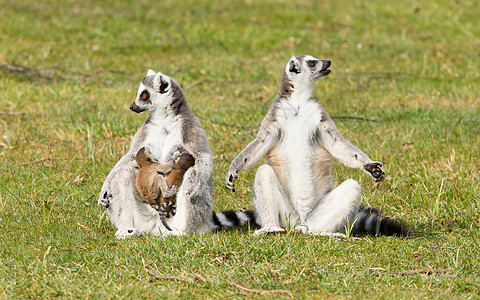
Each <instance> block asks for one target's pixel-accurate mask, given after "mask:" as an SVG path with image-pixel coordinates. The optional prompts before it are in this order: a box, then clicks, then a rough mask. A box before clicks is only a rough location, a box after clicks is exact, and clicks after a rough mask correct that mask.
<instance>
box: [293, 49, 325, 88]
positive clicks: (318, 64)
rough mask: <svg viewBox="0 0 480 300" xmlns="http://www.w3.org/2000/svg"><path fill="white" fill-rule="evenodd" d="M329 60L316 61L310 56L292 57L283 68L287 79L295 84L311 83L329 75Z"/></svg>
mask: <svg viewBox="0 0 480 300" xmlns="http://www.w3.org/2000/svg"><path fill="white" fill-rule="evenodd" d="M331 64H332V63H331V61H329V60H320V59H316V58H315V57H313V56H310V55H300V56H292V57H291V58H290V60H289V61H288V63H287V65H286V66H285V72H286V73H287V75H288V77H289V78H290V79H291V80H292V81H293V82H294V83H295V82H303V83H313V82H315V81H316V80H318V79H320V78H321V77H323V76H327V75H328V74H330V72H331V70H329V69H328V68H329V67H330V65H331Z"/></svg>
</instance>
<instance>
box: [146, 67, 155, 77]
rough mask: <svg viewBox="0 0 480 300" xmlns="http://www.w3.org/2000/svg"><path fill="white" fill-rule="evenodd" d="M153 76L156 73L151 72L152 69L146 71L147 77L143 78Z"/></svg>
mask: <svg viewBox="0 0 480 300" xmlns="http://www.w3.org/2000/svg"><path fill="white" fill-rule="evenodd" d="M155 74H157V73H156V72H155V71H154V70H152V69H148V71H147V75H145V77H146V76H151V75H155Z"/></svg>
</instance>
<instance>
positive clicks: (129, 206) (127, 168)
mask: <svg viewBox="0 0 480 300" xmlns="http://www.w3.org/2000/svg"><path fill="white" fill-rule="evenodd" d="M135 176H136V169H135V168H134V166H133V164H126V165H123V166H119V167H118V168H115V169H114V170H113V171H112V172H111V174H109V177H110V178H109V181H108V185H107V186H105V187H104V188H105V193H107V195H108V197H109V206H108V208H107V213H108V216H109V217H110V220H111V221H112V223H114V225H115V226H116V227H117V228H118V230H117V232H116V233H115V236H116V237H117V238H128V237H131V236H135V235H139V234H141V233H143V232H147V231H150V232H155V229H156V228H157V226H158V225H157V223H158V221H159V218H158V216H157V215H156V212H155V210H154V209H152V208H150V207H149V205H148V204H145V203H143V202H142V201H141V198H140V195H139V194H138V192H137V189H136V187H135ZM102 190H103V189H102ZM157 231H158V229H157Z"/></svg>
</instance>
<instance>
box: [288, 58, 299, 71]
mask: <svg viewBox="0 0 480 300" xmlns="http://www.w3.org/2000/svg"><path fill="white" fill-rule="evenodd" d="M287 70H288V72H290V73H291V74H300V62H299V61H298V59H297V58H296V57H295V56H293V55H292V57H291V58H290V60H289V61H288V64H287Z"/></svg>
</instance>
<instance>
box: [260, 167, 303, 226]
mask: <svg viewBox="0 0 480 300" xmlns="http://www.w3.org/2000/svg"><path fill="white" fill-rule="evenodd" d="M253 207H254V209H255V212H256V213H257V217H258V220H257V222H258V223H260V225H261V228H260V229H258V230H257V231H255V233H254V234H255V235H258V234H263V233H275V232H285V228H286V227H287V222H290V223H292V221H293V220H291V218H292V217H295V216H291V215H290V214H291V212H292V211H293V209H292V207H291V205H290V204H289V202H288V200H287V198H286V197H285V195H284V193H283V192H282V189H281V186H280V183H279V181H278V178H277V176H276V174H275V172H274V171H273V169H272V167H270V166H269V165H262V166H260V168H258V171H257V174H256V175H255V181H254V184H253Z"/></svg>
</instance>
